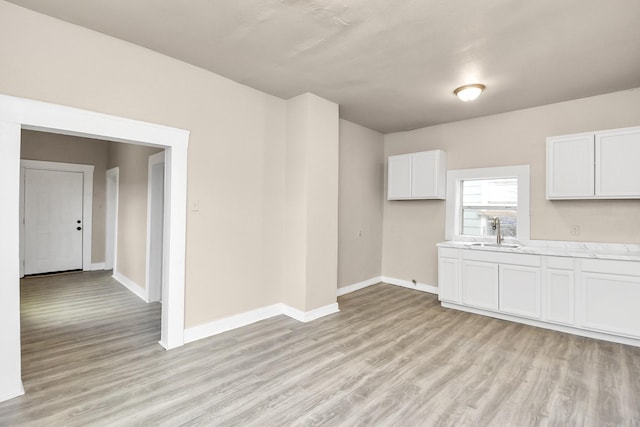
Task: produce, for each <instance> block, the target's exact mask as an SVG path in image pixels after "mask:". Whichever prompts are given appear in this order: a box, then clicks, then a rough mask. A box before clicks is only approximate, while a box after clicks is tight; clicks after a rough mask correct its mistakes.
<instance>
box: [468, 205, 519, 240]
mask: <svg viewBox="0 0 640 427" xmlns="http://www.w3.org/2000/svg"><path fill="white" fill-rule="evenodd" d="M495 217H498V218H500V230H501V233H502V235H503V236H504V237H514V238H515V237H517V234H516V231H517V225H518V222H517V211H516V210H515V209H509V210H507V209H474V208H467V209H462V234H463V235H466V236H495V235H496V232H497V230H493V228H492V227H493V218H495Z"/></svg>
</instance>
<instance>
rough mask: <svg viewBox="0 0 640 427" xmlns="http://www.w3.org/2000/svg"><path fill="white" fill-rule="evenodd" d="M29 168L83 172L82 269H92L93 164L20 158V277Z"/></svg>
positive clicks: (22, 265) (22, 267)
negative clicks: (26, 178) (27, 172)
mask: <svg viewBox="0 0 640 427" xmlns="http://www.w3.org/2000/svg"><path fill="white" fill-rule="evenodd" d="M27 169H37V170H49V171H59V172H81V173H82V189H83V190H82V270H84V271H89V270H91V244H92V240H91V239H92V232H93V171H94V169H95V167H94V166H93V165H83V164H76V163H62V162H47V161H41V160H22V159H21V160H20V277H24V257H25V250H24V237H25V224H24V218H25V214H26V212H25V206H24V202H25V191H26V185H25V184H26V181H25V174H26V170H27Z"/></svg>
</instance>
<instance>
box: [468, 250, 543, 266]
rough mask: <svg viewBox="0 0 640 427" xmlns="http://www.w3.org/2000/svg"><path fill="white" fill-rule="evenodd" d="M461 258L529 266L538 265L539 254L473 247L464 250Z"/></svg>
mask: <svg viewBox="0 0 640 427" xmlns="http://www.w3.org/2000/svg"><path fill="white" fill-rule="evenodd" d="M462 258H463V259H468V260H473V261H484V262H494V263H500V264H517V265H526V266H529V267H540V256H539V255H527V254H514V253H510V252H497V251H496V252H493V251H478V250H474V249H468V250H465V251H464V252H463V254H462Z"/></svg>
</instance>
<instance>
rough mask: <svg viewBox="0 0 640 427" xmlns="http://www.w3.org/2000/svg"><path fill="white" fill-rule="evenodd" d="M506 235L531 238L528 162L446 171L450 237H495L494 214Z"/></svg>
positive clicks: (517, 238) (447, 236)
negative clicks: (518, 164)
mask: <svg viewBox="0 0 640 427" xmlns="http://www.w3.org/2000/svg"><path fill="white" fill-rule="evenodd" d="M496 217H497V218H499V219H500V225H501V232H502V235H503V236H504V237H505V239H514V240H519V241H526V240H529V166H528V165H524V166H506V167H497V168H483V169H460V170H451V171H449V172H448V173H447V213H446V233H445V235H446V239H447V240H487V241H488V240H494V239H495V235H496V231H497V230H494V229H493V225H494V218H496Z"/></svg>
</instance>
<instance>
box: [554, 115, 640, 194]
mask: <svg viewBox="0 0 640 427" xmlns="http://www.w3.org/2000/svg"><path fill="white" fill-rule="evenodd" d="M638 159H640V127H634V128H626V129H616V130H609V131H601V132H592V133H583V134H576V135H565V136H553V137H549V138H547V199H624V198H640V168H638Z"/></svg>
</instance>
